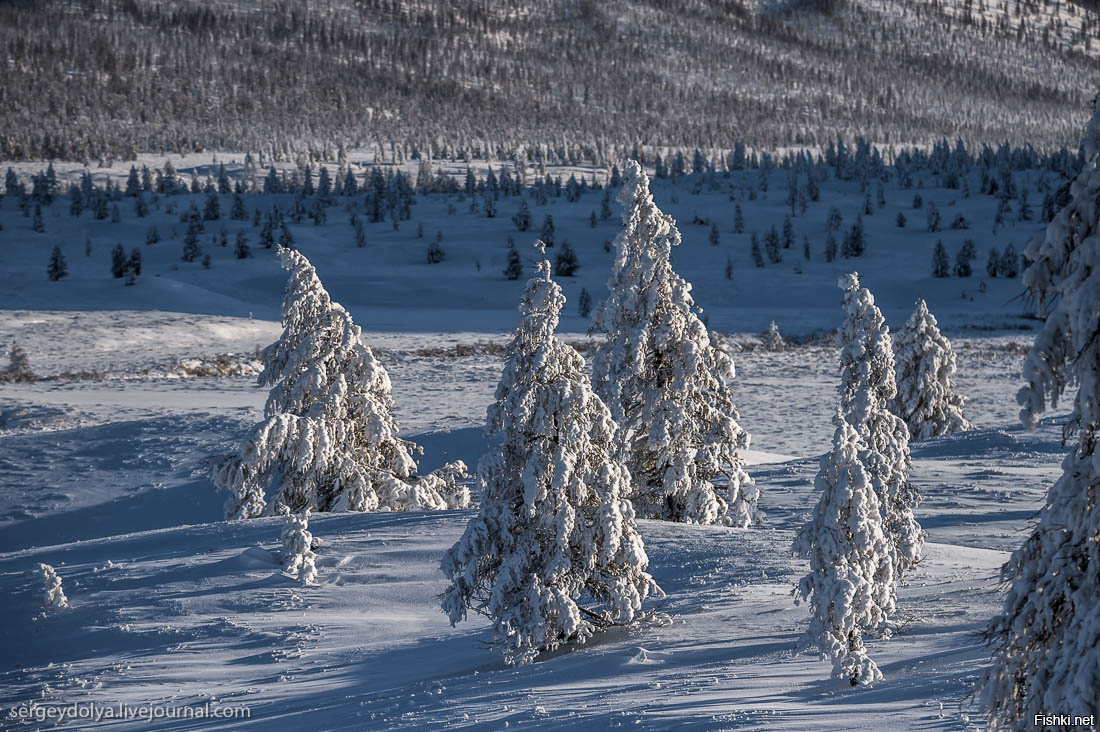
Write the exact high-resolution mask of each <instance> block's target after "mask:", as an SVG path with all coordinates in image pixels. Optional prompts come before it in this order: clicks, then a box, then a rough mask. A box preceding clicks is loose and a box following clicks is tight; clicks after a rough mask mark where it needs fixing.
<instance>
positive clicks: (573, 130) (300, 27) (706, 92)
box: [0, 0, 1100, 163]
mask: <svg viewBox="0 0 1100 732" xmlns="http://www.w3.org/2000/svg"><path fill="white" fill-rule="evenodd" d="M1098 34H1100V16H1098V15H1097V13H1096V10H1095V8H1091V9H1089V8H1085V7H1083V6H1079V5H1074V4H1067V3H1064V2H1057V1H1054V0H1029V1H1028V2H1016V1H1014V0H989V1H987V0H979V2H977V3H975V2H973V1H972V0H946V1H942V0H936V1H935V2H926V0H816V1H814V2H808V1H799V0H790V1H785V2H780V1H772V0H768V1H766V2H763V1H760V0H722V1H721V2H700V1H699V0H617V1H616V2H611V3H602V2H595V1H594V0H580V1H579V2H576V1H574V0H553V1H552V2H545V3H530V2H519V0H492V1H491V2H484V1H483V0H461V1H460V2H441V1H440V0H409V1H408V2H395V1H393V0H367V1H364V2H354V3H353V2H350V0H318V1H317V2H311V3H308V4H301V3H294V2H286V1H280V2H263V3H261V2H254V1H249V2H235V3H222V2H214V1H213V0H201V1H200V2H182V1H180V0H160V1H159V2H136V1H135V0H35V1H33V2H19V3H4V4H2V5H0V58H3V59H4V60H5V66H6V71H5V79H4V84H3V85H0V130H3V132H2V133H0V160H13V159H17V160H18V159H47V158H55V159H70V160H90V161H93V162H94V161H96V160H97V159H102V158H119V157H121V158H125V159H132V158H134V157H136V155H137V154H138V153H140V152H155V153H164V152H181V153H182V152H194V151H200V150H242V151H243V150H252V151H266V152H271V153H274V154H276V155H290V154H291V153H294V152H302V151H322V150H324V151H327V152H328V153H329V155H328V156H327V157H328V159H331V156H332V154H333V153H334V151H335V149H336V148H337V147H339V146H344V147H346V148H348V149H373V150H375V151H376V153H378V154H380V155H381V156H383V157H387V158H392V157H393V156H394V155H395V154H396V155H398V156H402V155H416V154H417V152H418V151H423V152H428V151H430V152H431V154H432V156H433V157H434V158H454V157H469V156H473V157H478V158H501V157H511V156H513V154H514V153H515V152H516V151H517V149H519V148H521V147H523V146H529V145H537V144H542V145H551V146H552V147H554V148H555V149H560V150H561V151H562V152H563V153H564V155H563V156H564V157H568V158H569V159H571V160H574V161H589V162H598V163H603V162H604V161H605V160H606V159H608V158H609V157H613V155H612V150H613V149H615V148H617V152H616V153H615V154H616V155H618V156H621V155H622V152H623V151H624V150H625V149H627V148H629V147H631V146H633V145H635V144H637V145H640V146H643V147H668V146H677V147H685V148H688V150H689V151H690V149H692V148H694V147H701V148H704V149H708V148H720V149H728V148H730V147H732V146H733V144H734V142H735V141H743V142H745V143H746V144H749V145H750V146H756V147H759V148H765V149H774V148H777V147H781V146H787V145H815V144H824V141H825V140H827V139H833V138H835V136H836V135H838V134H839V135H842V136H845V137H847V138H849V139H851V138H852V137H854V136H856V135H863V136H865V137H867V138H868V139H870V140H872V141H875V142H879V143H894V142H905V143H928V142H931V141H933V140H937V139H939V138H941V137H944V136H946V137H948V138H951V139H954V138H955V137H963V138H965V139H967V140H968V141H969V142H971V143H977V142H988V143H992V144H996V143H999V142H1001V141H1003V140H1008V141H1010V142H1013V143H1016V144H1022V143H1025V142H1026V143H1030V144H1033V145H1035V146H1036V147H1039V148H1051V147H1058V146H1061V145H1067V146H1075V145H1076V142H1077V140H1078V134H1079V130H1080V128H1081V124H1082V122H1083V121H1084V110H1086V109H1087V108H1088V105H1087V101H1088V100H1089V99H1091V97H1092V95H1094V94H1095V93H1096V89H1097V87H1098V86H1100V63H1098V57H1100V41H1098V40H1097V36H1098Z"/></svg>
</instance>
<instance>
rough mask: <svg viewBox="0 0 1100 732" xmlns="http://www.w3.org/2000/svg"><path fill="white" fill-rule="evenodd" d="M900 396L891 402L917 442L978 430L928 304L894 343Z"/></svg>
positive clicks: (920, 304) (949, 350)
mask: <svg viewBox="0 0 1100 732" xmlns="http://www.w3.org/2000/svg"><path fill="white" fill-rule="evenodd" d="M894 356H895V369H896V370H895V374H896V382H897V395H896V396H895V397H894V399H893V400H891V402H890V408H891V409H892V410H893V412H894V414H896V415H898V416H899V417H901V418H902V419H903V420H905V424H906V426H907V427H908V428H909V435H910V436H911V437H913V438H915V439H918V440H927V439H928V438H930V437H939V436H940V435H947V434H950V433H952V432H959V431H961V430H969V429H973V427H974V426H973V425H972V424H970V422H968V421H967V419H966V417H964V416H963V411H962V410H963V405H964V404H965V403H966V399H965V398H964V397H963V396H962V395H961V394H959V393H958V391H957V390H956V387H955V378H954V377H955V352H954V350H953V349H952V348H951V341H949V340H947V338H946V337H945V336H944V335H943V334H942V333H940V329H939V327H938V325H937V323H936V317H935V316H934V315H932V313H930V312H928V306H927V305H926V304H925V302H924V300H917V306H916V309H914V310H913V314H912V315H910V316H909V320H908V321H906V323H905V327H904V328H902V329H901V330H900V331H898V333H897V337H896V338H894Z"/></svg>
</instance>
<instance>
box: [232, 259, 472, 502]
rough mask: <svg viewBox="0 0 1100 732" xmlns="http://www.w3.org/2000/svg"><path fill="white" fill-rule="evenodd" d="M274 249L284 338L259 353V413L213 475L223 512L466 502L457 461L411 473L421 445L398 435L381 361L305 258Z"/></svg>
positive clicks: (463, 470)
mask: <svg viewBox="0 0 1100 732" xmlns="http://www.w3.org/2000/svg"><path fill="white" fill-rule="evenodd" d="M280 254H281V256H282V261H283V266H284V267H285V268H286V269H288V270H290V273H291V274H290V279H289V282H288V284H287V289H286V295H285V297H284V299H283V318H282V319H283V326H284V328H283V334H282V337H280V338H279V340H278V341H276V342H275V343H273V344H271V345H270V346H268V347H267V348H265V349H264V351H263V354H262V360H263V363H264V370H263V372H262V373H261V374H260V376H259V383H260V385H262V386H270V387H271V391H270V393H269V394H268V398H267V405H266V406H265V408H264V420H263V421H262V422H261V423H260V424H258V425H257V426H256V427H255V428H254V429H253V430H252V431H251V433H250V434H249V435H248V436H247V437H246V438H245V440H244V443H243V444H242V445H241V448H240V450H239V451H238V452H237V453H236V454H235V455H232V456H230V457H228V458H227V459H225V460H224V461H222V462H221V463H220V464H219V465H218V466H217V467H216V468H215V470H214V474H213V477H214V482H215V484H216V485H218V486H219V487H221V488H224V489H225V490H227V491H229V493H230V498H229V500H228V501H227V503H226V515H227V516H228V517H229V518H249V517H252V516H260V515H263V514H268V515H271V514H276V513H279V512H281V511H282V509H283V507H286V508H287V509H289V510H290V511H291V512H293V513H297V512H300V511H302V510H304V509H306V508H311V509H313V510H316V511H378V510H402V509H445V508H461V507H464V506H466V505H467V504H468V503H469V491H468V489H467V488H465V487H464V486H460V485H458V484H457V479H458V478H461V477H463V476H464V475H465V466H464V465H463V464H462V463H461V462H460V461H459V462H456V463H451V464H448V465H447V466H444V468H441V469H440V470H438V471H435V472H433V473H432V474H430V475H427V476H416V475H415V474H414V471H415V470H416V462H415V460H414V459H413V457H412V454H413V453H414V452H415V451H417V450H418V449H419V448H417V446H416V445H414V444H413V443H410V442H407V441H405V440H402V439H400V438H399V437H398V436H397V431H398V428H397V422H396V421H395V420H394V417H393V404H392V401H391V399H390V379H389V375H388V374H387V373H386V370H385V368H383V367H382V365H381V364H379V363H378V361H377V360H375V358H374V354H373V353H372V352H371V350H370V348H369V347H368V346H367V345H366V344H365V343H364V342H363V339H362V332H361V331H360V329H359V326H357V325H355V323H354V322H353V321H352V319H351V315H350V314H348V312H347V311H346V310H345V309H344V308H343V307H341V306H340V305H339V304H338V303H335V302H333V301H332V300H331V299H330V298H329V295H328V292H326V291H325V288H324V287H323V286H322V285H321V281H320V280H319V279H318V277H317V272H316V271H315V270H314V268H313V266H312V265H311V264H310V263H309V261H308V260H307V259H306V258H305V256H303V255H302V254H300V253H298V252H295V251H292V250H286V249H284V250H281V251H280ZM269 491H270V495H269V493H268V492H269Z"/></svg>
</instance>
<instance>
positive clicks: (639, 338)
mask: <svg viewBox="0 0 1100 732" xmlns="http://www.w3.org/2000/svg"><path fill="white" fill-rule="evenodd" d="M625 173H626V174H625V176H624V185H623V188H622V192H621V193H620V197H619V201H620V203H621V204H622V205H623V207H624V209H623V224H624V229H623V231H622V232H620V234H619V236H618V239H617V240H616V247H617V251H616V257H615V264H614V265H613V269H612V275H611V278H610V280H608V289H609V291H610V292H609V294H608V297H607V299H606V300H604V302H603V304H602V305H601V307H600V309H599V312H598V313H597V314H596V318H595V328H596V330H598V331H602V332H603V333H605V334H606V336H607V340H606V341H605V342H604V343H603V344H601V345H600V346H599V348H598V349H597V350H596V354H595V357H594V359H593V364H592V380H593V384H594V386H595V388H596V392H597V393H598V394H599V395H600V396H601V398H603V400H604V402H605V403H606V404H607V405H608V407H609V408H610V409H611V413H612V415H614V417H615V420H616V422H618V424H619V427H620V435H619V439H620V457H621V458H622V460H623V462H625V463H626V465H627V467H628V468H629V469H630V471H631V475H632V476H633V480H634V490H633V492H632V494H631V498H632V500H633V501H634V504H635V507H636V508H637V510H638V511H639V513H640V514H641V515H644V516H648V517H654V518H663V519H666V520H671V521H684V522H690V523H726V522H728V523H732V524H734V525H737V526H748V525H750V524H754V523H758V522H759V521H760V519H761V516H760V514H759V512H758V510H757V507H756V504H757V498H758V496H759V491H758V489H757V488H756V486H755V484H754V482H753V481H752V479H751V478H750V477H749V476H748V474H747V473H746V472H745V470H744V463H743V461H742V459H741V457H740V455H739V454H738V451H739V450H745V449H747V448H748V445H749V435H748V433H747V432H745V430H743V429H741V427H740V425H738V423H737V419H738V415H737V408H736V407H735V406H734V403H733V395H732V393H731V391H730V386H729V382H730V380H732V379H733V378H734V368H733V360H732V359H731V358H730V357H729V355H727V354H726V353H725V352H724V351H723V350H721V349H720V348H718V347H716V346H715V344H713V343H712V342H711V338H710V335H709V334H708V333H707V328H706V326H705V325H704V324H703V322H702V320H700V318H699V310H698V308H696V306H695V303H694V301H693V300H692V298H691V285H690V284H689V283H687V282H686V281H684V279H683V278H682V277H680V276H679V275H678V274H676V272H675V271H674V270H673V269H672V264H671V262H670V256H671V252H672V247H674V246H677V245H678V244H679V243H680V232H679V231H678V230H677V228H676V223H675V222H674V221H673V219H672V217H671V216H668V215H667V214H665V213H663V212H662V211H661V210H660V209H659V208H657V206H656V204H655V203H654V202H653V196H652V195H651V194H650V192H649V179H648V178H647V177H646V174H645V173H644V172H643V171H642V169H641V166H640V165H638V163H637V162H636V161H628V162H627V164H626V171H625ZM719 483H721V484H722V485H719ZM723 493H724V495H723Z"/></svg>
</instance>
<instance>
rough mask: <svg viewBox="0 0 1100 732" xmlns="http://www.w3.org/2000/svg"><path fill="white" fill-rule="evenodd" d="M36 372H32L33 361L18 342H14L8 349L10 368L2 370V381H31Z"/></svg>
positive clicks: (0, 374) (0, 378)
mask: <svg viewBox="0 0 1100 732" xmlns="http://www.w3.org/2000/svg"><path fill="white" fill-rule="evenodd" d="M32 379H34V372H33V371H31V360H30V358H28V357H27V352H26V351H24V350H23V347H22V346H21V345H19V344H18V343H17V342H15V341H12V342H11V346H9V347H8V366H7V368H5V369H2V370H0V381H31V380H32Z"/></svg>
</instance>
